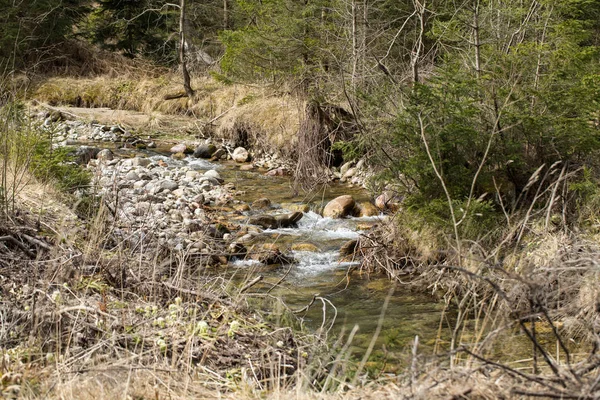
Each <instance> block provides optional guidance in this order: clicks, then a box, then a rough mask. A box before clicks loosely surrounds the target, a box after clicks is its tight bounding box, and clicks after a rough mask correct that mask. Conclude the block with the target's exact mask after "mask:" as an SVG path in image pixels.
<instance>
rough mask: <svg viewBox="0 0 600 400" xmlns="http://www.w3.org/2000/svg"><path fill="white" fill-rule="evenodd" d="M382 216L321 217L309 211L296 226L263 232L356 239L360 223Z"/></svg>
mask: <svg viewBox="0 0 600 400" xmlns="http://www.w3.org/2000/svg"><path fill="white" fill-rule="evenodd" d="M381 218H382V217H379V216H375V217H360V218H337V219H336V218H323V217H322V216H321V215H319V214H317V213H315V212H313V211H309V212H307V213H304V216H303V217H302V219H301V220H300V221H299V222H298V224H297V225H298V228H279V229H267V230H265V233H271V234H273V233H274V234H282V235H291V236H304V237H307V238H310V239H311V240H319V241H323V240H335V239H357V238H358V237H359V236H360V234H361V233H362V231H360V230H358V229H356V227H357V225H359V224H360V223H368V222H377V221H380V220H381Z"/></svg>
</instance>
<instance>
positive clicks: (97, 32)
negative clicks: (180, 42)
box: [82, 0, 179, 64]
mask: <svg viewBox="0 0 600 400" xmlns="http://www.w3.org/2000/svg"><path fill="white" fill-rule="evenodd" d="M178 18H179V11H178V10H177V9H175V8H173V7H165V6H164V5H163V4H158V3H157V2H155V1H152V0H128V1H123V0H101V1H99V7H97V8H95V9H94V11H93V12H91V13H90V14H89V15H88V17H87V19H86V21H85V24H84V26H83V27H82V29H83V31H84V35H85V36H87V37H88V38H89V39H90V40H91V42H92V43H95V44H98V45H100V46H101V47H103V48H105V49H108V50H112V51H119V52H122V53H123V54H124V55H126V56H127V57H130V58H134V57H138V56H141V55H143V56H144V57H147V58H149V59H153V60H157V61H161V62H163V63H165V64H171V63H173V62H175V60H176V56H177V52H176V45H177V40H169V38H170V37H171V36H172V34H173V33H175V32H177V31H178V30H179V28H178ZM175 39H176V38H175Z"/></svg>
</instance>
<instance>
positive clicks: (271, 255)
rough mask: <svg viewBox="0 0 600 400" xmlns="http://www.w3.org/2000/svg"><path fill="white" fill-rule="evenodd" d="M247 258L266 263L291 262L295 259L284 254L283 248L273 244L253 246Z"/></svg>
mask: <svg viewBox="0 0 600 400" xmlns="http://www.w3.org/2000/svg"><path fill="white" fill-rule="evenodd" d="M246 258H249V259H251V260H254V261H258V262H260V263H261V264H266V265H279V264H291V263H293V262H294V261H295V260H294V258H293V257H291V256H289V255H286V254H283V253H282V252H281V250H279V248H278V247H277V246H276V245H273V244H261V245H255V246H252V249H251V250H250V251H249V252H248V256H247V257H246Z"/></svg>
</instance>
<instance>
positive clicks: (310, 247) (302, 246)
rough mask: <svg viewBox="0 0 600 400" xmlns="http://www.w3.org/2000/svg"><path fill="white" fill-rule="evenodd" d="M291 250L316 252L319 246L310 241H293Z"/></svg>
mask: <svg viewBox="0 0 600 400" xmlns="http://www.w3.org/2000/svg"><path fill="white" fill-rule="evenodd" d="M292 250H294V251H310V252H313V253H316V252H318V251H319V248H318V247H317V246H315V245H314V244H312V243H294V244H292Z"/></svg>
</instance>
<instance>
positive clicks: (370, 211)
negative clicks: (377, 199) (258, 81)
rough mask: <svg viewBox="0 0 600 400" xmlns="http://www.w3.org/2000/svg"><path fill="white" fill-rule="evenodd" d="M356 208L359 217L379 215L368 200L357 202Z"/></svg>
mask: <svg viewBox="0 0 600 400" xmlns="http://www.w3.org/2000/svg"><path fill="white" fill-rule="evenodd" d="M357 208H358V216H359V217H374V216H376V215H379V209H378V208H377V207H375V205H374V204H372V203H370V202H368V201H363V202H360V203H358V206H357Z"/></svg>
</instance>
